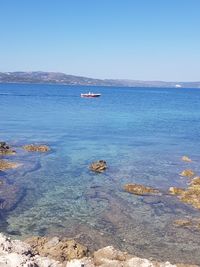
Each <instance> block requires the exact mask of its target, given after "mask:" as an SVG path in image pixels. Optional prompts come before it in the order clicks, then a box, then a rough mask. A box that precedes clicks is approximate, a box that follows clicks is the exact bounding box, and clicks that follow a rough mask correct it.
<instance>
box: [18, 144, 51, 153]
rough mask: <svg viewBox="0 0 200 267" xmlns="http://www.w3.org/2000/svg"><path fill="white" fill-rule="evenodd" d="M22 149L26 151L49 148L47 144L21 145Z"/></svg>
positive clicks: (42, 150) (38, 150) (40, 150)
mask: <svg viewBox="0 0 200 267" xmlns="http://www.w3.org/2000/svg"><path fill="white" fill-rule="evenodd" d="M23 149H25V150H26V151H28V152H48V151H49V150H50V147H49V146H47V145H33V144H31V145H25V146H23Z"/></svg>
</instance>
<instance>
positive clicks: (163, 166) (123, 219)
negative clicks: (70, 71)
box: [0, 84, 200, 264]
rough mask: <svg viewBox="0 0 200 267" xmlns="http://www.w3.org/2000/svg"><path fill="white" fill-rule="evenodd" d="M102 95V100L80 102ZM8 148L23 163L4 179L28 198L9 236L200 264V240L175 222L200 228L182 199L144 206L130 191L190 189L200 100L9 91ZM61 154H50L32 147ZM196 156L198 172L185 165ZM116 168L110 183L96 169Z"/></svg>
mask: <svg viewBox="0 0 200 267" xmlns="http://www.w3.org/2000/svg"><path fill="white" fill-rule="evenodd" d="M89 90H93V91H94V92H96V93H101V94H102V96H101V97H100V98H98V99H83V98H80V94H81V93H83V92H88V91H89ZM0 103H1V112H0V121H1V125H0V130H1V131H0V139H1V140H3V141H6V142H8V143H9V144H11V145H13V146H14V147H17V150H18V152H19V153H17V154H16V156H10V157H7V158H8V159H9V160H13V161H15V162H19V163H22V164H23V165H22V166H21V167H19V168H17V169H15V170H9V171H6V172H5V173H3V174H1V178H2V179H6V180H7V181H8V182H9V183H10V184H13V185H16V186H17V187H19V188H20V189H21V190H22V191H23V197H22V198H20V199H19V200H18V202H17V203H16V205H15V207H14V208H12V209H11V210H10V211H8V212H7V213H5V214H2V218H1V224H0V232H5V233H9V234H10V235H12V236H13V237H16V238H25V237H27V236H32V235H51V236H55V235H62V236H67V237H69V236H70V237H73V238H74V237H76V238H77V239H78V240H79V241H82V242H83V241H84V242H85V243H86V244H87V245H89V246H90V247H92V248H93V249H94V248H99V247H102V246H105V245H114V246H115V247H116V248H120V249H122V250H126V251H128V252H130V253H133V254H135V255H139V256H142V257H153V258H155V259H159V260H170V261H171V262H187V263H195V264H200V257H199V255H200V231H197V230H195V229H194V230H189V229H187V228H177V227H175V226H174V224H173V222H174V220H176V219H182V218H185V217H188V216H189V217H190V216H191V217H195V218H200V214H199V212H198V211H197V210H195V209H193V208H192V207H191V206H189V205H185V204H183V203H181V202H180V201H179V200H178V199H177V198H176V197H169V196H168V195H167V194H163V195H162V196H144V197H143V196H135V195H132V194H129V193H126V192H124V190H123V186H124V184H126V183H139V184H144V185H147V186H153V187H155V188H158V189H160V190H161V191H162V192H166V191H167V190H168V188H169V187H170V186H178V187H185V186H186V184H187V182H188V180H187V178H181V177H180V176H179V173H180V172H181V171H182V170H184V169H187V168H188V167H189V168H192V169H193V170H194V171H195V172H196V173H197V174H200V164H199V163H200V147H199V143H200V135H199V129H200V109H199V103H200V90H198V89H166V88H114V87H111V88H106V87H95V88H90V87H76V86H73V87H70V86H60V85H28V84H23V85H22V84H1V85H0ZM30 143H39V144H47V145H49V146H50V147H51V152H50V153H47V154H37V153H36V154H35V153H28V152H25V151H22V150H21V146H22V145H24V144H30ZM183 155H187V156H189V157H190V158H192V160H193V161H192V163H190V165H188V163H185V162H183V161H181V157H182V156H183ZM99 159H104V160H106V162H107V164H108V169H107V171H106V172H105V173H103V174H95V173H92V172H91V171H90V170H89V169H88V166H89V164H90V163H91V162H93V161H95V160H99Z"/></svg>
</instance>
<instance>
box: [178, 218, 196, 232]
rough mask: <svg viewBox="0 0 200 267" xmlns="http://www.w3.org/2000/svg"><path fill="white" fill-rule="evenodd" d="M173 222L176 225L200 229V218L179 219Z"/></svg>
mask: <svg viewBox="0 0 200 267" xmlns="http://www.w3.org/2000/svg"><path fill="white" fill-rule="evenodd" d="M173 224H174V226H176V227H184V228H188V229H192V230H193V229H194V230H199V231H200V218H186V219H179V220H175V221H174V223H173Z"/></svg>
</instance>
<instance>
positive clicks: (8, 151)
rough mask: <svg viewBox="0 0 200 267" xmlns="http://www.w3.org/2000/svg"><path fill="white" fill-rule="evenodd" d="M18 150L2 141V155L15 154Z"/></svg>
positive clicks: (0, 144) (0, 149) (0, 147)
mask: <svg viewBox="0 0 200 267" xmlns="http://www.w3.org/2000/svg"><path fill="white" fill-rule="evenodd" d="M15 154H16V151H15V150H13V149H11V147H10V146H9V145H8V144H7V143H6V142H0V155H15Z"/></svg>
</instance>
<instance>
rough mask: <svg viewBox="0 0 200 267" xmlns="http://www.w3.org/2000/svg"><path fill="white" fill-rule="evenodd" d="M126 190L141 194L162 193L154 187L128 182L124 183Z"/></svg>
mask: <svg viewBox="0 0 200 267" xmlns="http://www.w3.org/2000/svg"><path fill="white" fill-rule="evenodd" d="M124 190H125V191H126V192H128V193H131V194H134V195H141V196H143V195H157V194H160V191H159V190H157V189H154V188H153V187H149V186H144V185H140V184H126V185H124Z"/></svg>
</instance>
